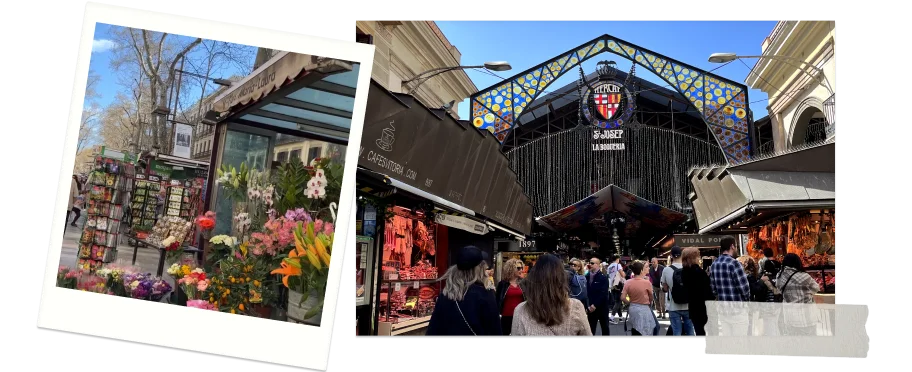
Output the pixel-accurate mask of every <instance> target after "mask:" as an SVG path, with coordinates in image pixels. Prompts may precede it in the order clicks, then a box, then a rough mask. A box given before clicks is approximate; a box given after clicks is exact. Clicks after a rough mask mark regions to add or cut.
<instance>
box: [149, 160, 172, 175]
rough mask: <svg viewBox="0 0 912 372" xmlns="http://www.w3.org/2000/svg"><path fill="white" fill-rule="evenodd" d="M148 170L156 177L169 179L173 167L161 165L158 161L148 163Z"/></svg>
mask: <svg viewBox="0 0 912 372" xmlns="http://www.w3.org/2000/svg"><path fill="white" fill-rule="evenodd" d="M149 169H150V170H151V171H152V172H153V173H155V174H156V175H158V176H162V177H166V178H170V177H171V173H172V172H174V167H172V166H170V165H167V164H162V163H161V162H159V161H158V160H152V161H151V162H150V163H149Z"/></svg>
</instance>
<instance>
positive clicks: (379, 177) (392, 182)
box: [358, 167, 475, 216]
mask: <svg viewBox="0 0 912 372" xmlns="http://www.w3.org/2000/svg"><path fill="white" fill-rule="evenodd" d="M358 175H359V176H360V177H361V179H362V180H366V179H373V180H374V182H376V181H380V182H382V183H383V184H384V185H386V186H387V187H388V189H387V190H381V189H380V188H377V187H375V186H372V185H371V182H364V185H359V187H361V188H366V189H367V190H363V189H362V191H364V192H367V193H370V194H372V195H375V196H388V195H392V194H394V193H397V192H398V191H399V190H402V191H404V192H407V193H409V194H412V195H415V196H418V197H421V198H423V199H427V200H429V201H431V202H433V203H435V204H437V205H439V206H441V207H445V208H448V209H451V210H454V211H457V212H460V213H464V214H465V215H468V216H474V215H475V211H473V210H471V209H467V208H464V207H462V206H460V205H458V204H456V203H453V202H451V201H449V200H446V199H443V198H441V197H439V196H437V195H434V194H431V193H429V192H427V191H423V190H421V189H417V188H415V187H413V186H410V185H408V184H405V183H403V182H401V181H399V180H396V179H395V178H392V177H390V176H388V175H386V174H383V173H379V172H374V171H371V170H368V169H364V168H361V167H358ZM360 183H362V182H359V184H360Z"/></svg>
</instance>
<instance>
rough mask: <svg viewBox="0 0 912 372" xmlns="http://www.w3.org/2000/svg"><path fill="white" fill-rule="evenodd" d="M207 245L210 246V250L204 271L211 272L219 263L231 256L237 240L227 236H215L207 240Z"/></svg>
mask: <svg viewBox="0 0 912 372" xmlns="http://www.w3.org/2000/svg"><path fill="white" fill-rule="evenodd" d="M209 243H210V244H212V250H211V251H210V252H209V254H208V255H207V257H208V258H207V259H206V271H209V272H212V271H213V270H214V269H215V268H216V267H217V263H218V262H219V261H221V260H222V259H225V258H226V257H228V256H230V255H231V253H232V252H233V251H234V247H235V246H237V244H238V239H237V238H235V237H232V236H228V235H216V236H213V237H212V238H211V239H209Z"/></svg>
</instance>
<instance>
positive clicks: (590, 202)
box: [537, 185, 687, 232]
mask: <svg viewBox="0 0 912 372" xmlns="http://www.w3.org/2000/svg"><path fill="white" fill-rule="evenodd" d="M610 212H619V213H622V214H625V215H627V216H630V217H632V218H634V219H636V220H637V221H640V222H641V223H642V224H646V225H648V226H651V227H653V228H657V229H669V228H674V227H676V226H678V225H680V224H681V223H684V222H685V221H687V216H686V215H684V214H683V213H680V212H676V211H673V210H671V209H668V208H664V207H662V206H660V205H658V204H655V203H653V202H650V201H649V200H646V199H643V198H641V197H639V196H636V195H634V194H633V193H630V192H629V191H627V190H624V189H622V188H620V187H617V186H615V185H608V186H606V187H605V188H603V189H601V190H599V191H596V192H595V193H594V194H592V195H590V196H589V197H587V198H585V199H583V200H580V201H578V202H576V203H575V204H573V205H571V206H568V207H565V208H563V209H561V210H559V211H557V212H554V213H551V214H549V215H547V216H544V217H540V218H538V219H537V220H538V221H539V223H541V224H542V225H543V226H545V227H547V228H548V229H550V230H553V231H558V232H568V231H573V230H576V229H579V228H580V227H583V226H584V225H586V224H589V223H590V222H591V221H592V220H594V219H599V218H601V217H602V216H604V215H605V214H607V213H610Z"/></svg>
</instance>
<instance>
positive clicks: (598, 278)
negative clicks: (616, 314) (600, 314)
mask: <svg viewBox="0 0 912 372" xmlns="http://www.w3.org/2000/svg"><path fill="white" fill-rule="evenodd" d="M592 275H593V273H589V274H586V285H587V294H588V295H589V304H590V305H595V308H596V310H598V309H602V310H607V304H608V293H609V290H608V277H607V276H605V274H602V272H601V271H599V272H597V273H595V278H593V279H592V280H591V281H590V280H589V278H590V277H591V276H592Z"/></svg>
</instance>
